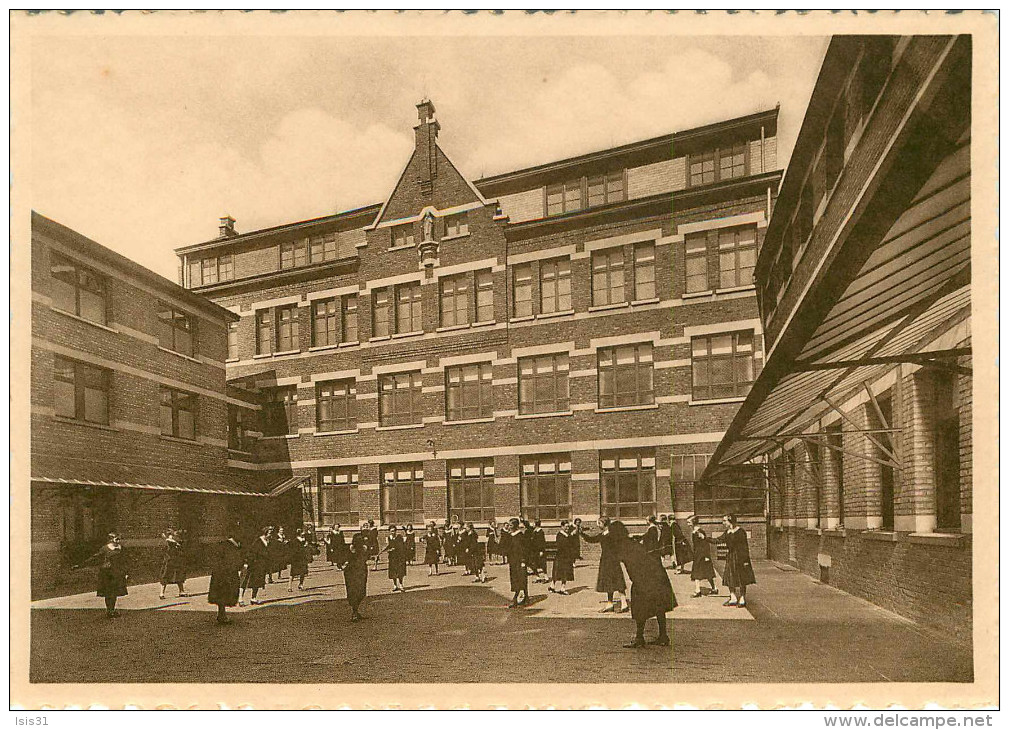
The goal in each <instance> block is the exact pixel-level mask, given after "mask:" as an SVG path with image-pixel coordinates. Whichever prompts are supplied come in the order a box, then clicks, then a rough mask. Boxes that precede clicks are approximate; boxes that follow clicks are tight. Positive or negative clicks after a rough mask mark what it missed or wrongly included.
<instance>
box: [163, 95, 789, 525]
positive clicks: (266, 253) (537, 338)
mask: <svg viewBox="0 0 1009 730" xmlns="http://www.w3.org/2000/svg"><path fill="white" fill-rule="evenodd" d="M417 109H418V113H419V122H418V124H417V126H416V127H415V132H416V148H415V150H414V152H413V154H412V155H411V157H410V159H409V161H408V163H407V165H406V167H405V169H404V172H403V173H402V175H401V177H400V179H399V180H398V182H397V183H396V185H395V187H394V189H393V190H392V191H391V192H390V194H389V197H388V199H387V200H386V201H385V202H384V203H382V204H376V205H371V206H367V207H364V208H360V209H357V210H352V211H348V212H344V213H340V214H337V215H332V216H327V217H324V218H318V219H315V220H308V221H302V222H296V223H290V224H286V225H281V226H277V227H274V228H269V229H265V230H259V231H254V232H250V233H244V234H239V233H237V232H236V231H235V222H234V221H233V220H232V219H231V218H230V217H229V218H223V219H222V220H221V228H220V235H219V236H218V237H217V238H216V239H214V240H210V241H206V242H203V243H198V244H195V245H190V246H186V247H183V248H180V249H178V251H177V253H178V255H179V257H180V263H181V272H182V273H181V277H182V283H183V284H184V286H186V287H187V288H189V289H190V290H192V291H194V292H198V293H200V294H203V295H205V296H207V297H209V298H210V299H212V300H213V301H215V302H217V303H218V304H220V305H221V306H223V307H225V308H227V309H229V310H230V311H232V312H234V313H235V314H237V315H239V320H238V321H237V322H235V323H233V324H231V325H230V327H231V329H230V332H229V351H228V353H227V368H228V370H227V372H228V379H229V381H230V382H232V383H236V384H237V383H241V384H243V385H244V387H245V388H247V389H248V390H249V391H250V392H255V393H257V394H258V397H259V398H260V399H261V403H262V410H261V411H260V412H258V413H256V412H254V411H251V410H247V411H243V410H242V409H241V408H240V407H239V406H237V405H236V407H235V408H233V409H232V410H233V413H232V423H233V424H238V423H239V422H240V423H241V424H242V426H241V429H242V432H243V433H244V434H246V436H248V437H247V438H246V437H241V438H239V437H237V436H235V437H234V438H233V443H232V446H233V447H235V448H234V449H233V450H232V453H231V462H230V463H231V464H232V465H233V466H234V467H236V468H240V469H245V470H247V471H250V472H254V473H259V474H268V475H271V478H280V477H282V476H283V475H286V474H293V475H296V476H303V477H305V478H306V479H307V480H308V481H307V482H306V484H308V485H309V486H308V487H307V488H306V490H305V494H306V499H305V511H306V518H307V519H311V520H312V521H314V522H315V523H316V524H320V525H325V524H331V523H334V522H336V523H341V524H343V525H351V526H357V525H358V524H359V523H360V522H362V521H364V520H367V519H374V520H376V522H377V523H381V524H389V523H398V524H404V523H413V524H414V525H420V524H422V523H423V522H425V521H430V520H439V521H440V520H442V519H444V518H446V517H447V516H450V515H456V516H458V517H459V518H461V519H463V520H472V521H474V522H476V523H478V524H486V523H487V522H488V521H490V520H498V521H501V520H504V519H507V518H509V517H512V516H517V515H520V514H521V515H525V516H527V517H530V518H539V519H542V520H543V521H544V524H545V525H548V526H552V525H556V524H557V521H558V520H559V519H562V518H568V517H581V518H583V519H586V520H591V519H594V518H595V517H596V516H598V515H600V514H607V515H611V516H614V517H620V518H622V519H625V520H628V521H630V522H631V523H632V524H634V523H636V524H641V523H643V521H644V518H645V517H646V516H648V515H650V514H653V513H656V512H671V511H675V513H676V514H677V515H678V516H680V517H683V516H685V515H687V514H689V513H691V512H694V511H695V510H696V511H698V512H700V513H703V514H705V515H712V516H714V515H717V514H719V513H721V512H724V511H726V510H730V509H731V510H733V511H738V512H740V513H741V514H743V515H746V516H747V517H748V518H750V519H751V521H752V522H753V523H754V527H755V529H756V530H757V531H758V538H759V539H760V540H762V538H763V525H764V498H763V492H762V491H761V490H760V489H757V490H754V489H752V488H751V489H748V488H741V489H740V488H737V487H734V486H722V487H719V488H718V489H716V490H695V489H694V488H693V481H694V479H695V478H696V476H697V475H699V474H700V472H701V470H702V469H703V467H704V464H705V463H706V459H707V457H708V455H710V454H711V453H712V451H713V450H714V448H715V446H716V444H717V443H718V441H719V439H720V438H721V437H722V434H723V432H724V430H725V428H726V426H727V425H728V423H729V422H730V420H731V419H732V417H733V415H734V413H735V410H736V408H737V407H738V404H739V403H740V402H741V401H742V400H743V398H744V397H745V395H746V393H747V391H748V389H749V387H750V384H751V382H752V381H753V379H754V378H755V376H756V374H757V373H759V371H760V369H761V364H762V349H763V347H762V328H761V325H760V322H759V319H758V317H757V305H756V294H755V290H754V287H753V284H752V270H753V265H754V261H755V258H756V250H757V247H758V245H759V244H760V242H761V240H762V238H763V235H764V231H765V227H766V223H767V219H768V215H769V211H770V206H771V204H772V202H773V197H774V195H775V194H776V191H777V188H778V183H779V181H780V177H781V173H780V171H777V170H776V166H775V137H776V132H777V129H776V127H777V110H776V109H772V110H768V111H763V112H759V113H756V114H753V115H750V116H746V117H742V118H738V119H732V120H728V121H724V122H720V123H717V124H712V125H708V126H705V127H700V128H697V129H691V130H687V131H682V132H678V133H675V134H670V135H665V136H663V137H659V138H655V139H650V140H645V141H642V142H636V143H633V144H628V145H624V146H621V147H616V148H612V149H607V150H602V151H599V152H595V153H591V154H586V155H582V156H580V157H576V158H572V159H566V160H560V161H557V162H552V163H549V164H545V165H540V166H537V167H533V168H529V169H523V170H518V171H515V172H510V173H507V174H502V175H496V176H493V177H489V178H486V179H482V180H477V181H474V182H471V181H470V180H468V179H467V178H465V177H464V176H463V175H462V174H461V173H460V172H459V170H458V169H457V168H456V167H455V166H454V165H453V164H452V162H451V161H450V160H449V159H448V158H447V157H446V156H445V154H444V152H443V151H442V150H441V148H440V146H439V145H438V142H437V138H438V134H439V130H440V125H439V122H438V121H436V119H435V110H434V105H433V104H432V103H431V102H429V101H424V102H422V103H420V104H418V106H417ZM257 416H259V418H258V419H257Z"/></svg>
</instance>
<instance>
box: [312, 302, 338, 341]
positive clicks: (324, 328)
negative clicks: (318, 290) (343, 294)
mask: <svg viewBox="0 0 1009 730" xmlns="http://www.w3.org/2000/svg"><path fill="white" fill-rule="evenodd" d="M339 341H340V302H339V300H338V299H320V300H317V301H315V302H313V303H312V346H313V347H325V346H327V345H335V344H337V343H339Z"/></svg>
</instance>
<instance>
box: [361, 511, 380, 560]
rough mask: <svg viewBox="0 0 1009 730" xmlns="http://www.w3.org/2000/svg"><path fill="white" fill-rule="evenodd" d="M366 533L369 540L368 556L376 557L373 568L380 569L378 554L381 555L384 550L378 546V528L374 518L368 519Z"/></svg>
mask: <svg viewBox="0 0 1009 730" xmlns="http://www.w3.org/2000/svg"><path fill="white" fill-rule="evenodd" d="M364 535H365V538H366V539H367V541H368V542H367V544H368V556H369V557H371V558H374V559H375V566H374V567H373V568H372V570H378V556H379V555H381V553H382V550H381V549H380V548H379V546H378V528H377V527H375V521H374V520H368V526H367V527H366V529H365V530H364Z"/></svg>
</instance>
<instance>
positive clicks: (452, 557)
mask: <svg viewBox="0 0 1009 730" xmlns="http://www.w3.org/2000/svg"><path fill="white" fill-rule="evenodd" d="M441 544H442V549H443V550H444V551H445V562H446V563H448V564H449V565H455V564H456V558H457V556H456V551H457V548H458V546H459V533H458V532H456V530H455V526H454V525H453V526H452V528H451V529H449V530H446V531H445V539H444V540H442V543H441Z"/></svg>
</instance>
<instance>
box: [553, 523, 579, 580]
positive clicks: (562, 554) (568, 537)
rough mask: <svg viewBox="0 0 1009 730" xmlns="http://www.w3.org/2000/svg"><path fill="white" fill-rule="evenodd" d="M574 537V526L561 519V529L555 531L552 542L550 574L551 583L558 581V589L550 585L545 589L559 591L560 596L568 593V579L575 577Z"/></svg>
mask: <svg viewBox="0 0 1009 730" xmlns="http://www.w3.org/2000/svg"><path fill="white" fill-rule="evenodd" d="M577 539H578V538H577V537H575V534H574V527H573V526H572V525H571V523H570V522H568V521H567V520H561V531H560V532H558V533H557V539H556V541H555V542H554V546H555V548H556V556H555V557H554V565H553V571H552V572H551V574H550V580H551V583H552V584H557V583H560V586H561V587H560V590H555V589H554V586H553V585H551V586H550V587H549V588H548V589H547V590H549V591H550V592H551V593H559V594H560V595H562V596H567V595H569V594H568V581H572V580H574V579H575V549H576V548H575V540H577Z"/></svg>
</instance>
